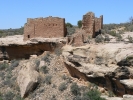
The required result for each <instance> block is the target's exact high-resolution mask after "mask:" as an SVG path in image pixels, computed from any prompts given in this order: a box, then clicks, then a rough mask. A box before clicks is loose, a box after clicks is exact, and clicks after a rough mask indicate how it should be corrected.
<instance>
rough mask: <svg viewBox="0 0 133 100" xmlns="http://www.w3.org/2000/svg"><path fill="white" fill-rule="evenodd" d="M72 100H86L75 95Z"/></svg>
mask: <svg viewBox="0 0 133 100" xmlns="http://www.w3.org/2000/svg"><path fill="white" fill-rule="evenodd" d="M73 100H88V99H87V98H86V99H85V98H84V99H83V98H82V97H81V96H80V95H77V96H76V97H74V98H73Z"/></svg>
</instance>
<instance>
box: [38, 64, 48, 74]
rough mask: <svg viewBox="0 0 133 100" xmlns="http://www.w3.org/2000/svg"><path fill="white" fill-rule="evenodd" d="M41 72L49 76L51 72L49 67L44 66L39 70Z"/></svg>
mask: <svg viewBox="0 0 133 100" xmlns="http://www.w3.org/2000/svg"><path fill="white" fill-rule="evenodd" d="M39 71H41V72H43V73H44V74H47V73H48V71H49V69H48V67H47V66H42V67H41V68H40V69H39Z"/></svg>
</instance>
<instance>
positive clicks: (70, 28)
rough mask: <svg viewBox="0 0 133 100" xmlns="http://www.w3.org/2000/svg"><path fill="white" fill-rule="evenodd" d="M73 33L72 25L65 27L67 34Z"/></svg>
mask: <svg viewBox="0 0 133 100" xmlns="http://www.w3.org/2000/svg"><path fill="white" fill-rule="evenodd" d="M74 33H75V28H74V27H67V35H72V34H74Z"/></svg>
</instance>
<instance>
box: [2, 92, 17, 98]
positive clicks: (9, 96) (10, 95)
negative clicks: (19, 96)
mask: <svg viewBox="0 0 133 100" xmlns="http://www.w3.org/2000/svg"><path fill="white" fill-rule="evenodd" d="M14 96H15V94H14V93H13V92H10V91H9V92H7V93H6V94H4V95H3V100H13V98H14Z"/></svg>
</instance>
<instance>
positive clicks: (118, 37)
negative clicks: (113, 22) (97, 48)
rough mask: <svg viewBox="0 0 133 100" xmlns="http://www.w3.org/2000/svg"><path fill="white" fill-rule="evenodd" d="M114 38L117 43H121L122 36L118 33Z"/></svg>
mask: <svg viewBox="0 0 133 100" xmlns="http://www.w3.org/2000/svg"><path fill="white" fill-rule="evenodd" d="M116 37H117V41H122V36H121V35H120V34H119V33H117V34H116Z"/></svg>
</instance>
